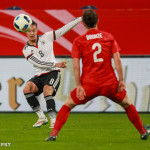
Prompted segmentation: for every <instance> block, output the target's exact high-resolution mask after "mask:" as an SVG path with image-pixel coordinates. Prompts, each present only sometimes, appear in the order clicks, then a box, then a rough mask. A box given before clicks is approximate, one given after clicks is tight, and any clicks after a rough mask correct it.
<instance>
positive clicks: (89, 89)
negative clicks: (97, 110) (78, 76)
mask: <svg viewBox="0 0 150 150" xmlns="http://www.w3.org/2000/svg"><path fill="white" fill-rule="evenodd" d="M82 86H83V88H84V90H85V92H86V97H85V99H84V100H79V99H78V98H77V96H76V95H77V89H76V88H75V89H74V90H72V91H71V93H70V96H71V98H72V99H73V101H74V102H75V103H76V104H77V105H80V104H85V103H87V102H88V101H90V100H92V99H93V98H95V97H97V96H105V97H107V98H109V99H110V100H112V101H114V102H116V103H120V102H121V101H123V99H124V98H125V96H126V90H123V91H122V92H118V89H117V87H118V83H115V84H112V85H107V86H103V87H96V86H95V85H90V86H87V85H82Z"/></svg>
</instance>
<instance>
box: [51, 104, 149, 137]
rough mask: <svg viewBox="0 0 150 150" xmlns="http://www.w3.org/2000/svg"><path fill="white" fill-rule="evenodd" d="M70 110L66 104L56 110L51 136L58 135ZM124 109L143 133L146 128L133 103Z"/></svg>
mask: <svg viewBox="0 0 150 150" xmlns="http://www.w3.org/2000/svg"><path fill="white" fill-rule="evenodd" d="M70 111H71V108H70V107H68V106H66V105H63V106H62V108H61V109H60V111H59V112H58V115H57V119H56V123H55V125H54V129H53V131H52V133H51V136H53V135H55V136H57V135H58V132H59V131H60V129H61V128H62V126H63V125H64V124H65V122H66V121H67V119H68V116H69V114H70ZM125 111H126V113H127V116H128V118H129V120H130V121H131V122H132V123H133V125H134V126H135V128H136V129H137V130H138V131H139V133H140V134H144V133H145V132H146V130H145V128H144V127H143V124H142V121H141V119H140V117H139V114H138V112H137V111H136V108H135V107H134V105H132V104H131V105H130V106H128V107H126V108H125Z"/></svg>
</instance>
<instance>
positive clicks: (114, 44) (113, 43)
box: [112, 39, 121, 54]
mask: <svg viewBox="0 0 150 150" xmlns="http://www.w3.org/2000/svg"><path fill="white" fill-rule="evenodd" d="M120 51H121V49H120V47H119V45H118V44H117V42H116V40H115V39H113V41H112V54H113V53H116V52H120Z"/></svg>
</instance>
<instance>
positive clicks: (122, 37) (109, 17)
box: [0, 0, 150, 112]
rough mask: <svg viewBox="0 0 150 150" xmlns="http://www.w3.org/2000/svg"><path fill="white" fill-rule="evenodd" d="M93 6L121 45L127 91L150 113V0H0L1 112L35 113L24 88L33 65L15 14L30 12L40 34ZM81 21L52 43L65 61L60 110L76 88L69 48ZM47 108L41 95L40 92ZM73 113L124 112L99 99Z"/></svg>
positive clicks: (102, 24) (80, 29)
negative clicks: (27, 58)
mask: <svg viewBox="0 0 150 150" xmlns="http://www.w3.org/2000/svg"><path fill="white" fill-rule="evenodd" d="M88 8H92V9H95V11H96V12H97V14H98V17H99V24H98V28H99V29H100V30H104V31H106V32H109V33H111V34H113V35H114V37H115V39H116V40H117V42H118V44H119V46H120V47H121V49H122V51H121V58H122V61H123V68H124V78H125V82H126V86H127V92H128V95H129V97H130V99H131V101H132V102H133V104H134V105H135V106H136V108H137V110H138V111H139V112H150V1H149V0H126V1H120V0H113V1H112V0H76V1H70V0H63V1H62V0H57V1H49V0H44V2H43V1H42V0H38V1H30V0H26V1H25V2H24V1H20V0H5V1H1V2H0V112H31V111H32V110H31V109H30V107H29V106H28V104H27V102H26V100H25V98H24V95H23V92H22V90H23V87H24V84H25V82H27V81H28V80H29V79H30V78H31V77H32V76H33V75H34V70H33V67H32V65H31V64H30V63H28V62H27V61H26V59H25V58H24V56H23V53H22V49H23V47H24V45H25V44H26V42H27V38H26V36H25V34H23V33H20V32H17V31H16V30H15V29H14V27H13V20H14V17H15V16H16V15H18V14H21V13H23V14H27V15H29V16H30V17H31V19H33V20H34V21H35V22H37V23H38V29H39V32H38V33H39V34H43V33H45V32H48V31H51V30H56V29H58V28H60V27H62V26H63V25H65V24H67V23H69V22H70V21H71V20H73V19H74V18H76V17H79V16H81V15H82V13H83V11H84V9H88ZM84 33H85V28H84V26H83V24H82V23H80V24H78V25H77V26H76V27H75V28H73V29H72V30H71V31H69V32H68V33H67V34H65V35H64V36H63V37H61V38H59V39H58V40H57V41H55V42H54V53H55V56H56V58H57V61H62V60H63V61H64V60H65V61H67V63H68V69H65V70H61V74H62V78H61V85H60V88H59V91H58V93H57V95H56V96H55V99H56V103H57V104H56V106H57V110H59V109H60V107H61V106H62V104H63V103H64V100H65V98H66V97H67V96H68V95H69V92H70V91H71V90H72V89H73V88H74V87H75V83H74V77H73V70H72V59H71V58H70V54H71V47H72V42H73V40H74V38H76V37H77V36H79V35H81V34H84ZM39 101H40V102H41V104H42V106H43V109H44V110H46V108H45V101H44V99H43V95H41V96H40V97H39ZM73 111H75V112H122V111H123V109H122V108H121V107H120V106H118V105H116V104H114V103H113V102H111V101H110V100H108V99H106V98H105V97H98V98H95V99H94V100H93V101H91V102H89V103H87V104H86V105H84V106H79V107H77V108H75V109H74V110H73Z"/></svg>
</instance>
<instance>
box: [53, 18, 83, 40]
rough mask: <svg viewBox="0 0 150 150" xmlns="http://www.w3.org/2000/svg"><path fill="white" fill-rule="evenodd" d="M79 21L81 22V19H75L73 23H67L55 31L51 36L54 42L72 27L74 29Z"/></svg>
mask: <svg viewBox="0 0 150 150" xmlns="http://www.w3.org/2000/svg"><path fill="white" fill-rule="evenodd" d="M81 21H82V18H81V17H78V18H75V19H74V20H73V21H71V22H69V23H68V24H66V25H65V26H63V27H61V28H59V29H57V30H56V31H54V35H53V37H54V40H56V39H58V38H59V37H61V36H62V35H64V34H65V33H66V32H68V31H69V30H71V29H72V28H73V27H75V26H76V25H77V24H78V23H80V22H81Z"/></svg>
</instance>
